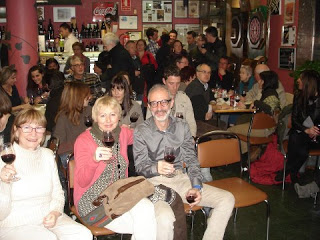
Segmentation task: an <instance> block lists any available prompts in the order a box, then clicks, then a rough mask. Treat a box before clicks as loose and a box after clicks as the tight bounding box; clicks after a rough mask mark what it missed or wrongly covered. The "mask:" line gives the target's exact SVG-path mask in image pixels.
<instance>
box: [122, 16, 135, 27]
mask: <svg viewBox="0 0 320 240" xmlns="http://www.w3.org/2000/svg"><path fill="white" fill-rule="evenodd" d="M119 29H138V16H119Z"/></svg>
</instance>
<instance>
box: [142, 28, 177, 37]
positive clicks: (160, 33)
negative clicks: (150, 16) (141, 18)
mask: <svg viewBox="0 0 320 240" xmlns="http://www.w3.org/2000/svg"><path fill="white" fill-rule="evenodd" d="M151 27H152V28H155V29H157V30H158V35H159V36H161V35H162V33H163V32H166V33H169V32H170V31H171V30H172V24H143V26H142V28H143V38H144V39H148V38H147V35H146V31H147V29H148V28H151Z"/></svg>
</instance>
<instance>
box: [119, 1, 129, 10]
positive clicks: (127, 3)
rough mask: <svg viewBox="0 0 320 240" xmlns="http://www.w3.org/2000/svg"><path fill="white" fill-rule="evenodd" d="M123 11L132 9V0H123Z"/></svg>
mask: <svg viewBox="0 0 320 240" xmlns="http://www.w3.org/2000/svg"><path fill="white" fill-rule="evenodd" d="M121 11H131V0H121Z"/></svg>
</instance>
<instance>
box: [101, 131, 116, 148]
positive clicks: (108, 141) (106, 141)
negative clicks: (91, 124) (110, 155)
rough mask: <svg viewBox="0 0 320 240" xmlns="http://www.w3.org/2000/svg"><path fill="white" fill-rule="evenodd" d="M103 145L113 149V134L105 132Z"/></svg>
mask: <svg viewBox="0 0 320 240" xmlns="http://www.w3.org/2000/svg"><path fill="white" fill-rule="evenodd" d="M102 143H103V145H104V146H105V147H107V148H112V147H113V144H114V138H113V136H112V132H110V131H107V132H103V140H102Z"/></svg>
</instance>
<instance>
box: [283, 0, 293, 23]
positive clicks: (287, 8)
mask: <svg viewBox="0 0 320 240" xmlns="http://www.w3.org/2000/svg"><path fill="white" fill-rule="evenodd" d="M295 5H296V0H285V1H284V14H283V21H284V24H293V23H294V11H295Z"/></svg>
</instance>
